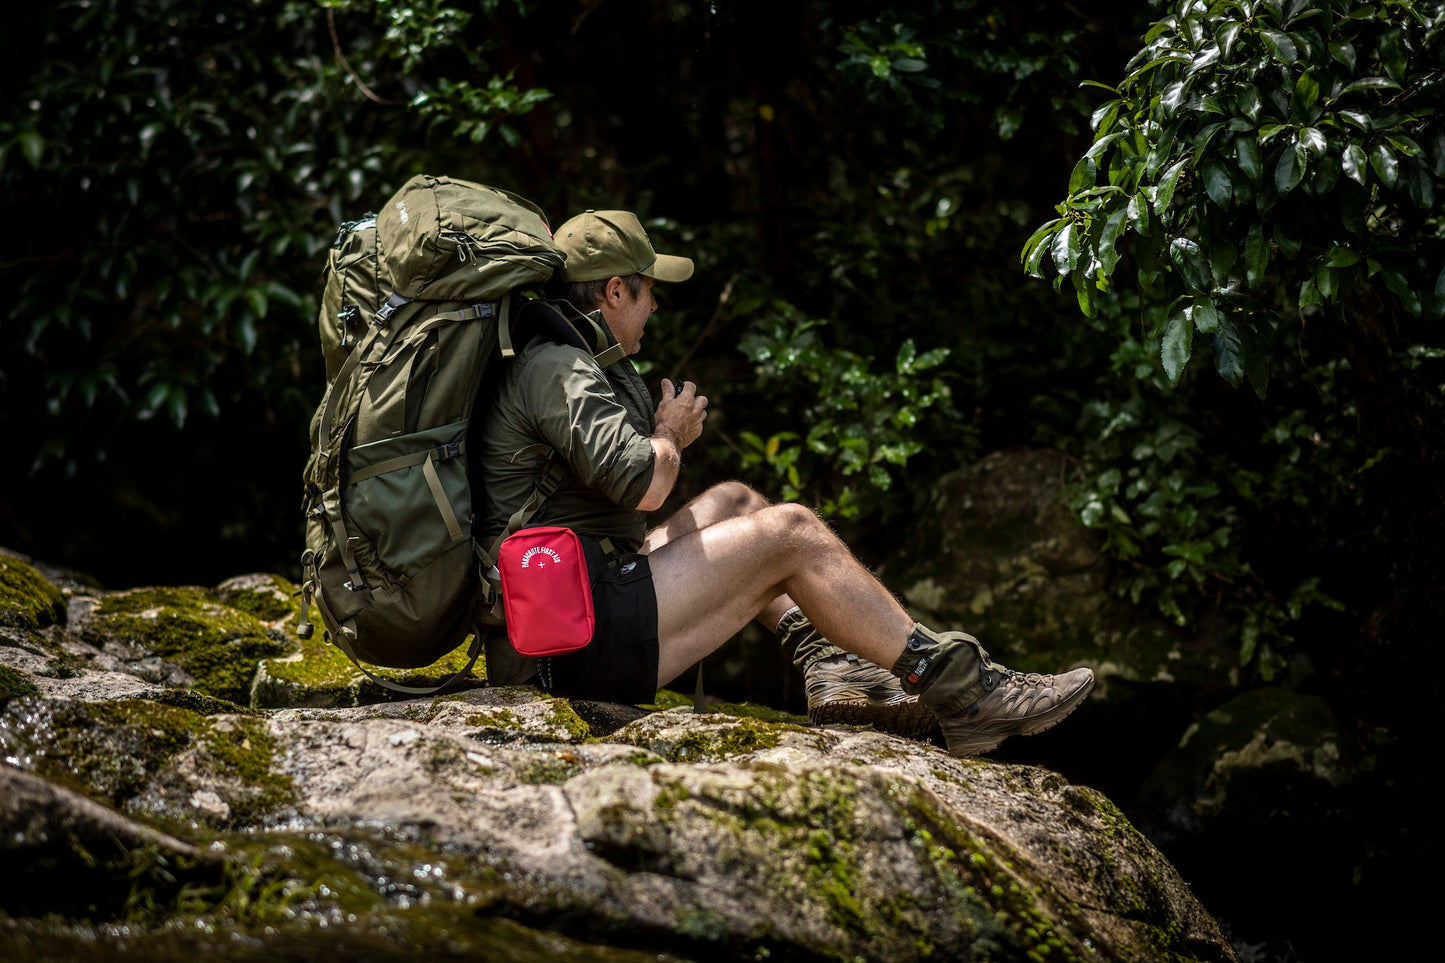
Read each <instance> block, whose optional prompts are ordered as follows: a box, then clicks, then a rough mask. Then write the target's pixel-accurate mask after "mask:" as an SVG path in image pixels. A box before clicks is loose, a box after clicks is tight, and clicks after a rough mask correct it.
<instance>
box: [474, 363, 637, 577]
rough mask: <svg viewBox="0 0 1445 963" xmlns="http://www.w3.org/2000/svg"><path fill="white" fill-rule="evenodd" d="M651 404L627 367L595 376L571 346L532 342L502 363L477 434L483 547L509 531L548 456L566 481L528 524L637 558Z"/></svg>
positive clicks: (595, 370) (591, 365) (615, 367)
mask: <svg viewBox="0 0 1445 963" xmlns="http://www.w3.org/2000/svg"><path fill="white" fill-rule="evenodd" d="M655 427H656V426H655V424H654V422H653V407H652V398H651V396H650V395H649V394H648V391H647V386H646V385H644V384H643V382H642V377H641V376H640V375H639V374H638V373H637V369H636V368H635V367H634V366H633V364H632V361H631V360H630V359H627V358H623V359H621V360H620V361H617V362H614V363H613V364H611V365H608V366H607V368H605V369H603V368H602V367H600V366H599V365H598V364H597V362H596V361H594V360H593V359H592V357H591V356H590V355H589V354H588V353H587V352H586V351H583V350H581V349H579V348H575V347H572V346H570V345H563V344H556V343H553V342H549V341H543V340H534V341H533V342H532V343H531V344H529V345H527V346H526V347H525V348H523V350H522V351H521V352H520V353H519V354H518V355H517V357H516V358H514V359H513V360H512V362H511V364H510V365H508V367H507V370H506V373H505V377H504V379H503V381H502V384H501V385H500V386H499V387H498V391H497V397H496V400H495V401H494V402H493V404H492V405H491V408H490V410H489V412H488V414H487V418H486V421H485V423H484V426H483V430H482V439H481V443H482V448H481V469H482V480H483V485H484V487H485V489H486V499H485V515H484V525H483V526H482V528H483V530H484V531H485V533H486V536H485V537H486V539H487V542H484V544H486V543H489V542H490V540H491V539H494V538H495V537H496V536H497V535H498V534H500V533H501V532H502V530H503V529H505V528H506V526H507V520H508V519H509V518H510V517H511V515H512V513H513V512H515V511H516V510H517V509H518V508H520V507H521V506H522V505H523V504H525V503H526V501H527V499H528V498H529V497H530V496H531V494H532V490H533V489H534V488H535V487H536V485H537V482H538V480H539V479H540V478H541V477H542V471H543V467H544V465H545V464H546V460H547V455H548V454H549V453H550V452H552V451H556V452H557V453H558V456H559V457H560V458H561V459H562V462H563V464H564V466H565V467H566V468H567V474H568V478H567V480H566V481H564V482H563V483H562V485H561V487H560V488H559V489H558V490H557V491H556V492H555V493H554V494H553V495H552V496H551V497H550V498H548V499H547V501H546V503H545V504H544V505H543V506H542V508H541V510H540V511H538V512H537V514H536V515H534V516H533V517H532V519H531V521H530V522H528V526H529V527H531V526H538V525H561V526H565V527H567V528H571V529H573V530H575V531H576V532H578V533H579V534H582V535H590V536H593V537H594V538H610V539H611V540H612V542H613V543H614V545H615V546H616V547H617V549H618V551H620V552H635V551H637V549H638V548H640V547H641V545H642V539H643V537H644V536H645V535H646V533H647V526H646V521H645V518H644V515H643V513H642V512H640V511H638V510H637V505H638V503H640V502H641V501H642V498H643V496H644V495H645V494H647V489H648V486H649V485H650V484H651V483H652V472H653V457H654V456H653V452H652V444H651V441H650V440H649V438H650V436H651V435H652V433H653V431H654V430H655Z"/></svg>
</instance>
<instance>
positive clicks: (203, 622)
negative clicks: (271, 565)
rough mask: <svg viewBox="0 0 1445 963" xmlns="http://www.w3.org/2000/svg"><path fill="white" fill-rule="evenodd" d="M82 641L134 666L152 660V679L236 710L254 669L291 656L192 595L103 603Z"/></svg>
mask: <svg viewBox="0 0 1445 963" xmlns="http://www.w3.org/2000/svg"><path fill="white" fill-rule="evenodd" d="M81 637H82V639H83V640H84V641H85V642H87V643H88V644H90V645H93V646H95V647H97V648H99V649H101V650H106V651H110V652H112V653H115V654H117V655H118V656H119V657H121V658H132V657H133V659H134V661H136V662H140V663H144V662H146V661H147V660H159V661H160V662H162V663H165V664H166V665H169V666H174V667H176V668H178V669H179V670H180V671H181V672H182V673H183V674H184V677H183V678H174V679H172V677H171V676H170V674H169V673H167V672H166V667H165V665H160V666H151V667H150V671H151V672H152V674H153V675H155V676H157V677H160V678H166V679H171V681H175V682H179V683H181V684H187V685H190V686H192V687H194V688H196V689H197V690H199V691H201V692H204V693H206V694H208V695H212V696H216V697H217V698H221V699H227V700H229V701H231V702H237V703H240V704H242V705H244V704H246V703H247V702H249V701H250V697H251V684H252V681H253V679H254V678H255V675H256V665H257V663H258V662H259V661H260V660H262V659H268V658H275V657H276V656H280V655H284V654H286V653H288V652H290V651H293V650H294V649H295V648H296V642H295V641H294V640H292V639H289V638H288V637H287V636H286V635H285V634H284V633H282V632H281V631H279V630H277V629H274V628H271V627H269V626H268V625H266V623H264V622H262V621H261V620H260V619H258V618H256V617H255V616H254V615H250V614H248V613H246V612H243V611H241V610H240V609H236V608H232V607H231V606H229V605H226V604H224V603H222V602H220V601H218V600H217V599H216V598H215V597H214V596H213V595H212V594H211V593H209V592H207V591H206V590H205V589H200V588H145V589H134V590H132V591H128V592H120V593H116V594H114V595H108V596H105V597H104V598H103V599H102V600H101V601H100V603H99V605H98V606H97V607H96V608H95V610H94V612H93V613H91V615H90V617H89V619H88V620H87V623H86V625H85V627H84V629H83V630H82V633H81Z"/></svg>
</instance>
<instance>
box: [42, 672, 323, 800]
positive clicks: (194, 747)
mask: <svg viewBox="0 0 1445 963" xmlns="http://www.w3.org/2000/svg"><path fill="white" fill-rule="evenodd" d="M33 724H34V726H35V728H36V731H35V732H34V733H31V734H29V737H28V738H29V739H30V741H31V743H32V745H33V746H34V748H35V749H36V751H37V752H39V753H41V754H43V755H45V756H46V757H47V759H48V764H47V765H45V766H44V767H42V768H43V769H44V774H45V775H46V776H47V778H53V779H56V780H57V781H60V782H63V783H66V784H70V785H74V786H75V787H76V788H78V789H80V790H82V791H84V792H86V793H88V794H91V795H97V796H99V797H100V798H102V799H103V800H104V801H106V802H109V803H110V804H112V805H116V806H120V805H123V804H124V803H125V802H126V801H128V800H129V799H132V798H134V797H135V796H137V795H140V794H141V793H142V792H144V791H145V790H146V789H147V788H148V787H150V786H151V785H152V784H153V783H154V781H155V780H156V779H157V778H164V777H163V776H159V775H158V774H160V773H162V772H163V771H164V770H165V769H166V768H167V767H168V766H169V765H170V763H171V761H172V760H173V759H174V758H175V757H176V756H177V755H179V754H181V753H183V752H194V753H195V755H196V758H195V769H196V771H197V772H198V773H200V774H201V775H202V776H209V777H214V778H215V779H217V780H219V781H220V782H221V783H223V784H226V783H234V785H233V786H230V787H225V786H223V787H222V788H219V789H218V792H220V793H221V794H222V795H223V796H224V797H225V802H226V804H227V805H228V806H229V807H230V816H229V817H228V818H227V820H226V822H227V823H228V824H231V825H236V826H254V825H257V824H258V823H260V822H261V821H262V820H263V819H264V817H265V816H267V815H269V814H271V813H273V812H275V811H277V810H278V809H281V808H283V807H285V806H287V805H289V804H290V803H292V802H294V800H295V798H296V792H295V787H294V785H293V784H292V782H291V780H290V779H289V778H288V777H286V776H284V775H281V774H279V773H277V772H275V771H274V770H273V762H274V757H275V753H276V742H275V739H274V738H273V737H272V736H271V734H270V732H269V731H268V730H267V728H266V723H265V720H263V719H261V718H258V717H253V716H240V715H224V716H214V717H207V716H204V715H201V714H200V713H198V712H195V711H193V710H191V709H187V708H181V707H179V706H173V705H165V704H162V703H159V702H154V701H152V700H150V699H123V700H117V701H111V702H97V703H92V704H89V705H81V704H76V705H74V706H64V707H61V708H60V709H59V710H57V712H56V714H55V715H54V716H52V717H50V718H44V719H35V720H33Z"/></svg>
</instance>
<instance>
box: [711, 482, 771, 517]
mask: <svg viewBox="0 0 1445 963" xmlns="http://www.w3.org/2000/svg"><path fill="white" fill-rule="evenodd" d="M704 497H705V498H708V499H710V500H711V501H712V502H713V504H714V505H716V506H717V507H718V509H719V511H720V512H721V514H722V517H724V518H737V517H738V516H740V515H751V514H753V513H754V512H758V511H761V510H763V509H764V508H767V507H768V504H769V503H768V500H767V499H766V498H764V497H763V496H762V495H760V494H758V493H757V492H756V491H754V490H753V489H751V488H749V487H748V486H747V485H744V484H743V483H742V482H740V481H726V482H722V483H720V484H717V485H714V486H712V487H711V488H709V489H708V490H707V491H706V492H705V493H704Z"/></svg>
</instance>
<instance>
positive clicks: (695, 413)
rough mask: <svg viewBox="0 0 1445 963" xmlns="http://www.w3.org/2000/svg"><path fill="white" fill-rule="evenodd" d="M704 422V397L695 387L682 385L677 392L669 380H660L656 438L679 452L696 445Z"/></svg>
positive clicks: (705, 418)
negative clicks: (672, 445)
mask: <svg viewBox="0 0 1445 963" xmlns="http://www.w3.org/2000/svg"><path fill="white" fill-rule="evenodd" d="M706 420H707V396H706V395H700V394H698V393H697V385H695V384H693V383H692V382H691V381H684V382H683V383H682V388H681V390H679V389H678V388H677V386H676V385H674V384H673V383H672V381H671V380H670V379H668V378H663V379H662V401H660V402H659V403H658V405H657V414H656V416H655V422H656V424H657V430H656V432H655V434H657V435H661V436H663V437H668V438H670V440H671V441H672V442H673V443H674V444H676V445H677V447H678V449H679V450H681V449H683V448H686V447H687V446H688V445H690V444H692V443H693V442H695V441H697V438H698V436H699V435H701V434H702V423H703V422H704V421H706Z"/></svg>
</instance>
